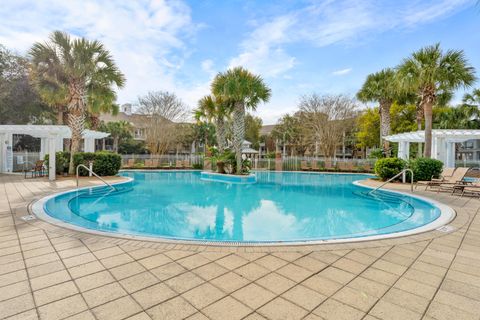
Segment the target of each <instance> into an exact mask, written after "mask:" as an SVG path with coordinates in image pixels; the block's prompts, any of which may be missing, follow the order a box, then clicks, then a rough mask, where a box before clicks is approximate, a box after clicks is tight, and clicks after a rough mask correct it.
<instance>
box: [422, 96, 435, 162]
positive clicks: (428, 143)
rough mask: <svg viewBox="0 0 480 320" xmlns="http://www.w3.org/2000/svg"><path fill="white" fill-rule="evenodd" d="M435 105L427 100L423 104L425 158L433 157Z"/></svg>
mask: <svg viewBox="0 0 480 320" xmlns="http://www.w3.org/2000/svg"><path fill="white" fill-rule="evenodd" d="M432 109H433V103H432V102H431V101H430V100H427V101H425V102H424V103H423V111H424V113H425V150H424V151H423V155H424V156H425V158H430V157H431V156H432V122H433V110H432Z"/></svg>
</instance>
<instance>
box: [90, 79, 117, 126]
mask: <svg viewBox="0 0 480 320" xmlns="http://www.w3.org/2000/svg"><path fill="white" fill-rule="evenodd" d="M89 92H90V94H89V95H88V99H87V116H88V120H89V122H90V128H91V129H92V130H97V129H98V127H99V125H100V114H102V113H109V114H112V115H114V116H115V115H117V114H118V112H119V111H120V106H119V105H118V104H116V103H115V101H116V100H117V94H116V92H115V91H114V90H112V88H111V87H110V86H108V85H100V86H99V85H96V84H92V87H91V88H90V89H89Z"/></svg>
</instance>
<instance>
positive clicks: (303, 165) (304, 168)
mask: <svg viewBox="0 0 480 320" xmlns="http://www.w3.org/2000/svg"><path fill="white" fill-rule="evenodd" d="M311 169H312V167H310V166H309V165H308V162H307V161H305V160H302V161H300V170H302V171H310V170H311Z"/></svg>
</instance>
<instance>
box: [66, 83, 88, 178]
mask: <svg viewBox="0 0 480 320" xmlns="http://www.w3.org/2000/svg"><path fill="white" fill-rule="evenodd" d="M68 89H69V95H70V101H69V103H68V126H69V127H70V130H71V131H72V140H71V147H70V166H69V169H68V173H69V174H72V175H73V174H75V164H74V163H73V158H74V156H75V153H77V152H79V151H80V141H81V139H82V133H83V129H84V128H85V101H84V96H85V90H84V84H83V83H78V82H73V83H71V84H70V85H69V88H68Z"/></svg>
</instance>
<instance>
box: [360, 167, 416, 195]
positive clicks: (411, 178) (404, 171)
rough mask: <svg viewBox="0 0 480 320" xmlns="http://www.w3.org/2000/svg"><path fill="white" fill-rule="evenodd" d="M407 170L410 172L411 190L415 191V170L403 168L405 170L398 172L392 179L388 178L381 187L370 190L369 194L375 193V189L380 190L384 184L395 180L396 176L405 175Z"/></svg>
mask: <svg viewBox="0 0 480 320" xmlns="http://www.w3.org/2000/svg"><path fill="white" fill-rule="evenodd" d="M406 172H410V191H411V192H413V171H412V169H403V170H402V171H400V172H399V173H398V174H396V175H394V176H393V177H391V178H390V179H388V180H387V181H385V182H384V183H382V184H381V185H380V186H379V187H376V188H375V189H373V190H372V191H370V192H369V193H368V194H372V193H374V192H375V191H378V190H379V189H381V188H382V187H383V186H384V185H386V184H387V183H389V182H391V181H393V180H395V179H396V178H398V177H400V176H401V175H404V174H405V173H406Z"/></svg>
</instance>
